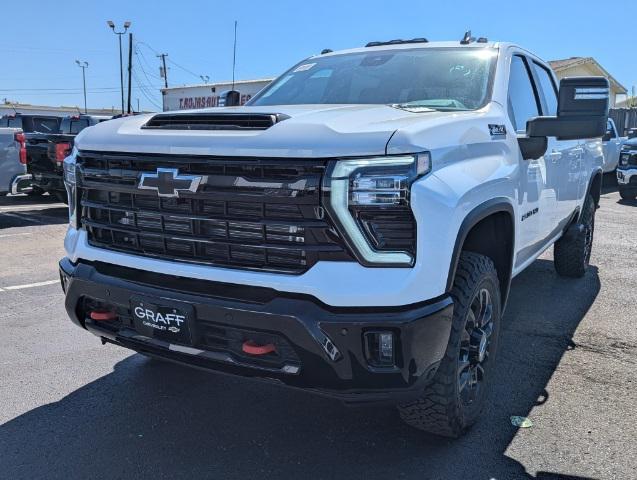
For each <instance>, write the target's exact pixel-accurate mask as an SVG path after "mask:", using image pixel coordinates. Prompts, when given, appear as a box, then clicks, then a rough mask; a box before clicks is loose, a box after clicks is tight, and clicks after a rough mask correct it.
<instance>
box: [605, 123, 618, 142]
mask: <svg viewBox="0 0 637 480" xmlns="http://www.w3.org/2000/svg"><path fill="white" fill-rule="evenodd" d="M606 135H608V136H609V137H610V138H615V137H616V135H615V129H614V128H613V124H612V123H610V120H609V121H608V123H607V124H606Z"/></svg>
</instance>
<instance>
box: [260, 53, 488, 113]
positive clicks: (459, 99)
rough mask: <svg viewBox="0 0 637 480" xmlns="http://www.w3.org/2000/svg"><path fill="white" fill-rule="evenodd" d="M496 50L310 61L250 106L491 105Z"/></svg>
mask: <svg viewBox="0 0 637 480" xmlns="http://www.w3.org/2000/svg"><path fill="white" fill-rule="evenodd" d="M496 56H497V51H496V50H494V49H487V48H485V49H466V48H446V49H440V48H414V49H404V50H380V51H368V52H357V53H348V54H338V55H326V56H322V57H316V58H310V59H308V60H306V61H304V62H302V63H301V64H298V65H296V66H295V67H293V68H292V69H291V70H289V71H288V72H287V73H285V74H284V75H283V76H281V77H280V78H278V79H277V80H275V81H274V82H273V83H272V84H271V85H270V86H269V87H267V88H266V89H265V90H264V91H263V92H262V93H260V94H259V95H257V96H256V97H255V98H253V100H252V101H251V102H250V104H251V105H298V104H401V106H405V107H413V108H419V107H420V108H432V109H436V110H473V109H477V108H480V107H482V106H484V105H485V104H486V103H487V102H488V101H489V94H490V92H489V85H490V81H489V80H490V77H491V72H492V70H493V69H492V66H493V63H494V60H495V58H496Z"/></svg>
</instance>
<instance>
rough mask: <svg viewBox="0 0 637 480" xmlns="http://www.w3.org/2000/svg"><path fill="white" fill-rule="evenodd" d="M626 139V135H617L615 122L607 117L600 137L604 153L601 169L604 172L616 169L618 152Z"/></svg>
mask: <svg viewBox="0 0 637 480" xmlns="http://www.w3.org/2000/svg"><path fill="white" fill-rule="evenodd" d="M627 139H628V137H621V136H620V135H619V133H618V132H617V127H616V126H615V122H614V121H613V119H612V118H609V119H608V124H607V127H606V133H605V134H604V136H603V137H602V151H603V153H604V162H603V163H602V170H603V171H604V173H608V172H614V171H615V170H616V169H617V165H618V164H619V154H620V152H621V150H622V146H623V145H624V142H625V141H626V140H627Z"/></svg>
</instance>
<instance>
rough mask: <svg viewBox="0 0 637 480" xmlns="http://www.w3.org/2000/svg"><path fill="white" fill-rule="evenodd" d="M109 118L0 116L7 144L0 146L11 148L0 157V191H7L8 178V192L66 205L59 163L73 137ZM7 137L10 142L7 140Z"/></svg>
mask: <svg viewBox="0 0 637 480" xmlns="http://www.w3.org/2000/svg"><path fill="white" fill-rule="evenodd" d="M111 118H112V117H108V116H97V115H82V114H79V115H72V116H66V117H58V116H53V115H28V114H21V113H16V114H12V115H4V116H2V117H1V118H0V131H2V132H3V135H2V138H3V139H4V138H5V137H6V139H7V142H8V143H5V142H4V141H3V145H9V143H12V145H11V147H7V148H6V151H5V150H3V156H2V157H0V181H1V182H2V185H1V186H0V192H3V191H4V190H3V189H4V188H7V187H6V186H5V184H7V179H8V182H9V183H8V188H7V190H6V191H8V192H11V193H13V194H16V193H27V194H29V195H43V194H44V193H47V192H48V193H49V194H51V195H54V196H56V197H57V198H58V199H59V200H60V201H63V202H65V203H66V202H67V195H66V189H65V187H64V180H63V169H62V163H63V162H64V159H65V158H66V157H67V156H68V155H69V154H70V153H71V151H72V149H73V144H74V141H75V136H76V135H77V134H78V133H80V132H81V131H82V130H84V129H85V128H87V127H90V126H93V125H96V124H98V123H100V122H103V121H105V120H110V119H111ZM5 131H6V132H5ZM12 135H13V136H12ZM11 138H13V140H12V141H9V140H10V139H11ZM13 144H15V145H13ZM13 148H15V149H16V152H17V156H16V155H15V154H14V152H13ZM13 157H15V158H13ZM16 159H17V163H16V162H15V161H14V160H16Z"/></svg>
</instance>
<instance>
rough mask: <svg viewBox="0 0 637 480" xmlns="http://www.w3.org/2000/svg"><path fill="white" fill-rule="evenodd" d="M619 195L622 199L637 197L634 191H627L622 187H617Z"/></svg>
mask: <svg viewBox="0 0 637 480" xmlns="http://www.w3.org/2000/svg"><path fill="white" fill-rule="evenodd" d="M619 196H620V197H621V198H622V200H635V197H637V194H636V193H634V190H633V191H630V192H629V191H628V190H623V189H621V188H620V189H619Z"/></svg>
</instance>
